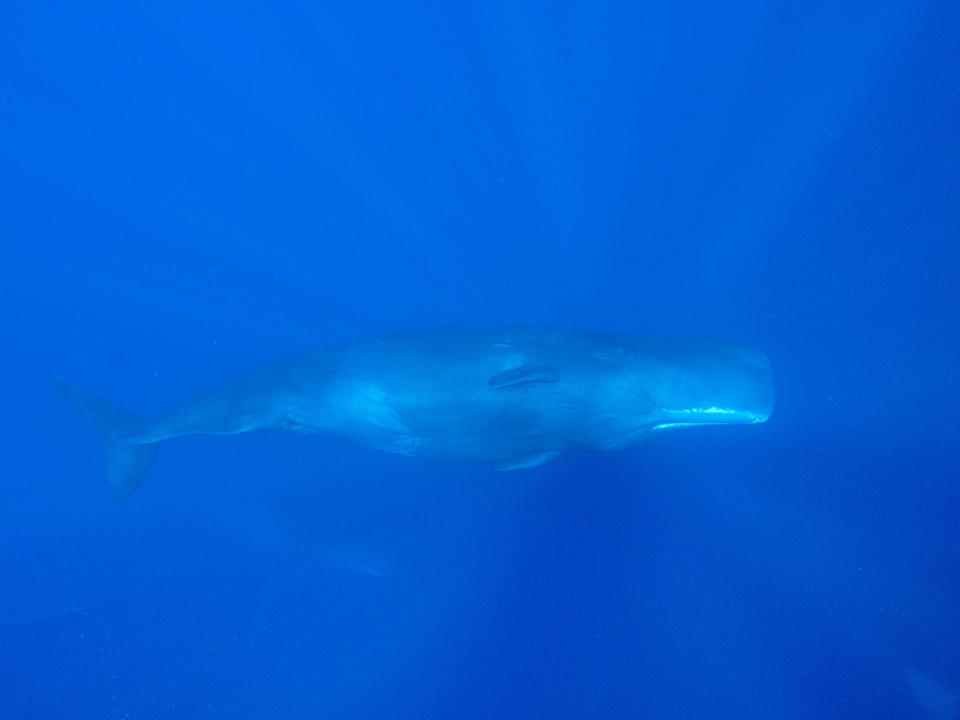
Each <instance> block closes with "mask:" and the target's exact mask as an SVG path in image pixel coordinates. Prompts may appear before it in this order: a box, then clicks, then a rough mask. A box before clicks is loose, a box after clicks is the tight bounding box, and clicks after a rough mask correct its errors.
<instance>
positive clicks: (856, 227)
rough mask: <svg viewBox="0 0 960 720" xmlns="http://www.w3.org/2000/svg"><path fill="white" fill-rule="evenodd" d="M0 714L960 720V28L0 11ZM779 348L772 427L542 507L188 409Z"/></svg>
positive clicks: (847, 12)
mask: <svg viewBox="0 0 960 720" xmlns="http://www.w3.org/2000/svg"><path fill="white" fill-rule="evenodd" d="M0 18H2V25H0V41H2V42H0V131H2V132H0V301H2V308H3V310H2V315H3V321H2V337H3V341H2V348H3V351H2V357H0V368H2V370H3V375H2V379H0V403H2V404H0V407H2V409H3V411H2V416H0V443H2V447H3V449H4V452H3V458H2V465H0V467H2V470H0V478H2V481H0V717H3V718H16V719H19V718H24V719H26V720H47V719H49V718H64V719H71V718H97V719H98V720H102V719H108V720H109V719H113V718H117V719H120V718H130V719H136V720H141V719H143V720H149V719H152V718H171V717H184V718H187V717H189V718H211V719H214V718H258V719H265V718H284V719H285V720H286V719H289V718H307V717H315V718H385V717H389V718H493V717H498V718H589V717H594V718H601V717H603V718H658V720H670V719H673V718H677V719H681V718H711V719H713V720H716V719H717V718H738V719H752V718H763V719H767V718H771V717H775V718H778V720H794V719H795V718H897V719H902V718H907V719H909V718H922V717H925V715H924V713H923V710H922V709H921V707H920V705H919V704H918V702H917V698H916V697H915V695H914V692H913V690H912V687H911V684H910V681H909V674H908V670H909V669H911V668H914V669H916V670H918V671H920V672H922V673H924V674H926V675H928V676H930V677H932V678H935V679H936V681H937V682H939V683H942V684H943V685H944V686H945V687H946V688H949V689H950V690H951V691H953V692H956V691H960V647H958V639H960V523H958V515H960V451H958V444H957V435H958V428H960V423H958V420H957V416H958V412H960V410H958V406H960V402H958V401H960V392H958V390H960V381H958V371H957V368H958V360H960V286H958V285H960V283H958V279H957V278H958V272H957V268H958V262H960V249H958V238H960V193H958V188H960V40H958V38H960V5H958V4H956V3H954V2H948V1H946V0H943V1H939V2H935V1H925V0H924V1H920V2H918V1H917V0H895V1H892V2H874V3H834V2H813V3H791V2H773V3H767V2H759V1H758V0H757V1H751V0H745V1H740V2H735V3H692V4H690V3H686V4H685V3H679V4H678V3H642V4H637V3H627V2H621V3H609V2H604V1H602V0H601V1H599V2H591V3H559V4H556V3H533V2H527V1H525V0H520V1H517V0H511V1H510V2H498V1H494V2H489V3H478V4H465V3H423V4H418V3H414V4H411V3H383V2H373V3H356V4H336V3H283V2H282V3H254V2H249V1H248V0H240V1H239V2H223V0H215V1H214V2H210V3H190V2H184V1H183V0H173V1H171V2H160V3H145V2H124V3H120V2H103V1H102V0H93V2H88V3H53V2H45V1H43V0H41V2H37V3H25V2H21V1H20V0H14V2H12V3H8V4H5V5H4V8H3V9H2V10H0ZM469 322H532V323H545V324H555V325H563V326H574V327H583V328H588V329H594V330H616V331H623V332H676V333H689V334H704V335H711V336H721V337H729V338H731V339H735V340H738V341H740V342H743V343H745V344H749V345H753V346H756V347H759V348H762V349H764V350H765V351H766V352H767V353H768V354H769V356H770V358H771V360H772V363H773V367H774V370H775V373H776V380H777V390H778V407H777V410H776V413H775V415H774V417H773V418H772V420H771V421H770V422H769V423H767V424H765V425H762V426H755V427H737V428H725V429H716V428H704V429H695V430H689V431H684V432H676V433H674V434H670V433H667V434H663V435H661V436H658V437H656V438H654V439H652V440H651V441H648V442H646V443H645V444H643V445H641V446H639V447H637V448H635V449H632V450H629V451H625V452H622V453H619V454H611V455H597V456H587V455H583V456H570V457H564V458H561V459H559V460H557V461H554V462H552V463H549V464H547V465H544V466H542V467H539V468H535V469H531V470H528V471H522V472H513V473H498V472H496V471H494V470H492V469H490V468H488V467H485V466H480V465H474V464H466V463H460V462H452V461H451V462H445V461H418V460H414V459H410V458H406V457H402V456H396V455H388V454H382V453H377V452H375V451H372V450H365V449H362V448H357V447H353V446H350V445H348V444H345V443H342V442H339V441H335V440H333V439H323V438H304V437H301V436H295V435H286V434H281V433H263V434H254V435H246V436H241V437H234V438H209V437H199V438H186V439H181V440H177V441H172V442H170V443H168V444H166V445H165V446H164V447H163V448H162V449H161V451H160V454H159V456H158V460H157V463H156V465H155V467H154V469H153V471H152V472H151V475H150V477H149V478H148V479H147V481H146V482H145V483H144V485H143V486H142V488H141V489H140V490H139V491H138V492H137V493H136V495H135V496H134V497H133V498H132V499H131V501H130V502H128V503H127V504H125V505H122V506H121V505H117V504H115V503H114V502H113V501H112V500H111V498H110V496H109V493H108V490H107V487H106V483H105V470H104V462H103V457H102V448H101V444H100V439H99V438H98V436H97V433H96V431H95V430H94V429H92V428H91V427H89V426H88V425H87V424H86V423H85V422H84V421H83V419H82V418H80V417H79V416H78V415H77V414H76V413H75V411H74V410H73V409H72V408H70V407H69V406H68V405H67V404H66V403H64V402H63V401H62V399H61V398H60V397H59V396H58V395H57V394H56V392H55V390H54V388H53V386H52V383H51V382H50V379H51V377H52V376H53V375H54V374H55V373H63V374H65V375H67V376H68V377H70V378H71V379H72V380H74V381H76V382H77V383H79V384H81V385H83V386H85V387H88V388H90V389H91V390H93V391H95V392H98V393H102V394H104V395H106V396H107V397H109V398H111V399H113V400H115V401H117V402H118V403H120V404H121V405H123V406H125V407H129V408H131V409H135V410H137V411H139V412H144V413H154V412H159V411H161V410H163V409H164V408H165V407H167V406H168V405H169V404H170V403H171V402H173V401H174V400H176V399H179V398H181V397H182V396H184V395H185V394H187V393H189V392H192V391H195V390H197V389H198V388H200V387H202V386H204V385H205V384H207V383H210V382H213V381H217V380H220V379H223V378H225V377H228V376H230V375H231V374H233V373H236V372H238V371H241V370H244V369H246V368H249V367H251V366H254V365H256V364H258V363H261V362H265V361H269V360H273V359H275V358H278V357H281V356H283V355H285V354H287V353H291V352H296V351H299V350H302V349H304V348H308V347H312V346H315V345H318V344H322V343H324V342H329V341H335V340H340V339H345V338H350V337H354V336H357V335H365V334H370V333H379V332H385V331H391V330H396V329H403V328H408V327H414V326H425V325H434V324H442V323H469Z"/></svg>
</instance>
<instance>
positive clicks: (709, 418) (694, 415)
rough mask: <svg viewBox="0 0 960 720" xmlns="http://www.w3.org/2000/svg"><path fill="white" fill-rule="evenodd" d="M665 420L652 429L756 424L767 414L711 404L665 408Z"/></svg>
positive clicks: (764, 419)
mask: <svg viewBox="0 0 960 720" xmlns="http://www.w3.org/2000/svg"><path fill="white" fill-rule="evenodd" d="M663 414H664V415H665V416H666V417H665V418H664V419H665V422H661V423H657V424H656V425H654V426H653V427H652V428H651V429H652V430H668V429H670V428H678V427H698V426H702V425H754V424H756V423H762V422H764V421H766V419H767V417H768V416H766V415H762V414H758V413H752V412H748V411H744V410H734V409H732V408H725V407H720V406H717V405H710V406H707V407H695V408H684V409H683V410H664V411H663Z"/></svg>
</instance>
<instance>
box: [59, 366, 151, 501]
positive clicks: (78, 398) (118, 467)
mask: <svg viewBox="0 0 960 720" xmlns="http://www.w3.org/2000/svg"><path fill="white" fill-rule="evenodd" d="M55 382H56V385H57V388H58V389H59V390H60V393H61V394H62V395H63V396H64V397H65V398H67V400H69V401H70V402H71V403H73V405H74V406H76V407H77V408H79V409H80V411H81V412H82V413H83V414H84V415H86V416H87V418H88V419H89V420H90V421H91V422H92V423H93V424H94V425H95V426H96V427H97V428H98V429H99V430H100V431H101V432H103V434H104V435H105V436H106V451H107V480H108V482H109V483H110V490H111V491H112V492H113V496H114V497H115V498H117V499H118V500H126V499H127V498H128V497H130V494H131V493H133V491H134V490H136V488H137V486H138V485H139V484H140V482H141V481H142V480H143V478H145V477H146V475H147V472H148V471H149V470H150V466H151V465H152V464H153V458H154V456H155V455H156V454H157V448H158V447H159V446H160V443H159V442H143V441H141V440H139V439H138V438H139V437H141V436H143V435H144V434H145V432H146V431H147V429H148V428H149V427H150V425H151V421H150V420H148V419H147V418H143V417H141V416H139V415H136V414H134V413H132V412H128V411H126V410H123V409H121V408H119V407H117V406H116V405H114V404H113V403H111V402H108V401H106V400H104V399H103V398H99V397H97V396H96V395H93V394H91V393H88V392H87V391H86V390H81V389H80V388H78V387H77V386H76V385H73V384H71V383H69V382H67V381H66V380H64V379H63V378H62V377H56V378H55Z"/></svg>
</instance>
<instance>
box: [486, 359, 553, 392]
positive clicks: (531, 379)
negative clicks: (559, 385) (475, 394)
mask: <svg viewBox="0 0 960 720" xmlns="http://www.w3.org/2000/svg"><path fill="white" fill-rule="evenodd" d="M559 380H560V369H559V368H555V367H551V366H550V365H521V366H520V367H517V368H513V369H512V370H506V371H504V372H502V373H497V374H496V375H494V376H493V377H492V378H490V387H492V388H497V389H500V388H512V387H517V386H518V385H542V384H545V383H555V382H557V381H559Z"/></svg>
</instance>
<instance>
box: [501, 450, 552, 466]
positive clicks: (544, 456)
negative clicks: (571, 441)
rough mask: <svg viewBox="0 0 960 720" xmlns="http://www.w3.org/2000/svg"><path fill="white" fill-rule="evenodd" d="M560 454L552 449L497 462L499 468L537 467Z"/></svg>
mask: <svg viewBox="0 0 960 720" xmlns="http://www.w3.org/2000/svg"><path fill="white" fill-rule="evenodd" d="M559 454H560V453H558V452H553V451H550V452H542V453H536V454H535V455H527V456H525V457H518V458H514V459H513V460H505V461H503V462H501V463H497V470H520V469H522V468H532V467H536V466H537V465H543V464H544V463H545V462H550V461H551V460H553V459H554V458H555V457H557V455H559Z"/></svg>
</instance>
